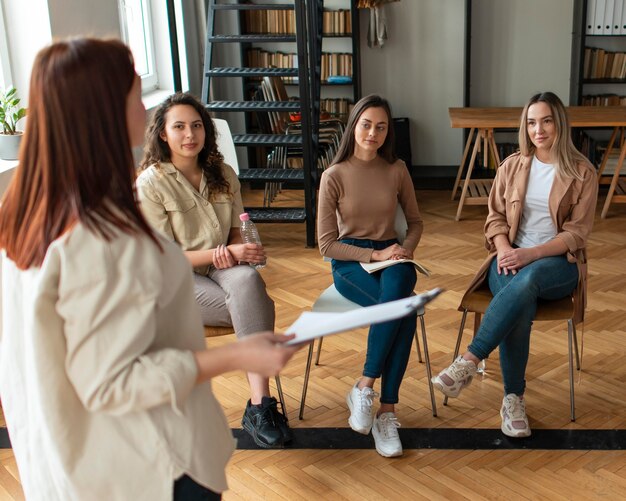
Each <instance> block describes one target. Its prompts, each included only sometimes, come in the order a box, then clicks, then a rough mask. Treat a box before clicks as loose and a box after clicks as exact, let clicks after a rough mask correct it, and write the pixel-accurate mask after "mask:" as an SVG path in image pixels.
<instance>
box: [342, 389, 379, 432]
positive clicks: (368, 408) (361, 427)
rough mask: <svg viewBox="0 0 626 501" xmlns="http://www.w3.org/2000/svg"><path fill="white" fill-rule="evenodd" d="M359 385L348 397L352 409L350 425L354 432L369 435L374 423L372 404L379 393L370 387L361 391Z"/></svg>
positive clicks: (349, 406)
mask: <svg viewBox="0 0 626 501" xmlns="http://www.w3.org/2000/svg"><path fill="white" fill-rule="evenodd" d="M357 384H358V383H357ZM357 384H355V385H354V386H353V387H352V389H351V390H350V391H349V392H348V395H347V396H346V402H347V403H348V408H349V409H350V417H349V418H348V424H349V425H350V428H352V429H353V430H354V431H356V432H358V433H362V434H363V435H369V432H370V430H371V429H372V422H373V417H372V403H373V402H374V398H376V397H377V396H378V393H376V392H375V391H374V390H372V389H371V388H368V387H365V388H363V389H362V390H360V389H359V388H358V386H357Z"/></svg>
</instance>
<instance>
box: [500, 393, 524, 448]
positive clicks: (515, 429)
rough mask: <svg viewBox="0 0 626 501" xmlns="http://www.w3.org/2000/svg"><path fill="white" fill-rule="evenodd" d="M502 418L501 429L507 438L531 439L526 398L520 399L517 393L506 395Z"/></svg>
mask: <svg viewBox="0 0 626 501" xmlns="http://www.w3.org/2000/svg"><path fill="white" fill-rule="evenodd" d="M500 416H501V417H502V426H501V427H500V428H501V430H502V433H504V434H505V435H506V436H507V437H513V438H521V437H530V425H529V424H528V417H527V416H526V403H525V402H524V397H518V396H517V395H516V394H515V393H509V394H508V395H506V396H505V397H504V398H503V399H502V408H501V409H500Z"/></svg>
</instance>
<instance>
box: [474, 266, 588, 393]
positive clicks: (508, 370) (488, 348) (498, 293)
mask: <svg viewBox="0 0 626 501" xmlns="http://www.w3.org/2000/svg"><path fill="white" fill-rule="evenodd" d="M487 278H488V282H489V288H490V289H491V293H492V294H493V299H492V300H491V303H490V304H489V307H488V308H487V311H485V315H484V317H483V321H482V323H481V324H480V328H479V329H478V332H477V333H476V336H475V337H474V339H473V340H472V343H471V344H470V345H469V346H468V350H469V351H470V352H471V353H472V354H474V355H475V356H476V357H478V358H479V359H480V360H483V359H485V358H487V357H488V356H489V354H490V353H491V352H492V351H493V350H495V349H496V346H499V347H500V368H501V369H502V379H503V380H504V392H505V394H506V395H508V394H509V393H515V394H516V395H520V396H521V395H523V394H524V389H525V388H526V380H525V374H526V364H527V363H528V353H529V351H530V329H531V326H532V323H533V319H534V318H535V313H536V311H537V300H538V299H548V300H554V299H561V298H563V297H566V296H567V295H569V294H571V293H572V291H573V290H574V289H575V288H576V284H577V283H578V268H577V267H576V264H575V263H570V262H568V261H567V258H566V257H565V256H552V257H546V258H542V259H538V260H537V261H534V262H532V263H530V264H528V265H526V266H524V267H523V268H522V269H520V270H519V271H518V272H517V274H516V275H512V274H510V273H509V274H508V275H505V274H504V273H502V274H500V275H499V274H498V271H497V258H494V259H493V261H492V263H491V267H490V268H489V272H488V276H487Z"/></svg>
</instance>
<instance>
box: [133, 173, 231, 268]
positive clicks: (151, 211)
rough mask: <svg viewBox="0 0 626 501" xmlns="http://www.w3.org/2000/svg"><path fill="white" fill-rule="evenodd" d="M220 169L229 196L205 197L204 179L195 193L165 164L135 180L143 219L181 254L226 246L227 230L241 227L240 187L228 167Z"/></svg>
mask: <svg viewBox="0 0 626 501" xmlns="http://www.w3.org/2000/svg"><path fill="white" fill-rule="evenodd" d="M222 166H223V167H222V171H223V173H224V177H225V178H226V181H228V184H229V185H230V193H209V189H208V185H207V182H206V178H205V177H204V175H203V176H202V181H201V182H200V191H198V190H196V189H195V188H194V187H193V186H192V184H191V183H190V182H189V181H188V180H187V178H186V177H185V176H184V175H183V174H181V173H180V172H179V171H178V170H177V169H176V167H174V166H173V165H172V164H171V163H166V162H162V163H160V164H159V165H158V166H156V165H153V166H150V167H148V168H147V169H146V170H144V171H143V172H142V173H141V174H140V176H139V177H138V178H137V194H138V196H139V200H140V202H141V210H142V212H143V214H144V216H145V217H146V219H147V220H148V222H149V223H150V225H152V226H153V227H154V228H156V229H157V230H158V231H160V232H161V233H163V234H164V235H165V236H166V237H168V238H169V239H170V240H172V241H174V242H177V243H178V244H179V245H180V247H181V248H182V250H184V251H193V250H207V249H214V248H215V247H217V246H218V245H220V244H226V243H228V234H229V232H230V229H231V228H239V227H240V226H241V222H240V221H239V214H241V213H242V212H243V203H242V201H241V185H240V184H239V179H237V174H235V171H234V170H233V169H232V167H230V166H229V165H228V164H222ZM208 269H209V267H208V266H202V267H199V268H196V269H195V271H196V272H197V273H200V274H202V275H204V274H206V273H207V271H208Z"/></svg>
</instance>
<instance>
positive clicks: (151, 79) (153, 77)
mask: <svg viewBox="0 0 626 501" xmlns="http://www.w3.org/2000/svg"><path fill="white" fill-rule="evenodd" d="M126 1H127V0H118V7H119V15H120V30H121V33H122V40H124V42H125V43H126V44H127V45H129V46H130V43H129V38H130V37H129V35H128V28H129V27H128V22H127V18H126V5H125V4H126ZM137 1H139V2H140V3H141V9H142V14H143V19H144V23H143V24H144V36H143V40H144V43H145V47H146V53H147V54H146V55H147V64H148V73H147V74H145V75H142V76H141V90H142V93H143V94H146V93H148V92H151V91H153V90H155V89H158V88H159V74H158V71H157V64H156V61H157V59H156V55H155V44H154V39H153V36H154V34H153V32H154V29H153V27H154V25H153V21H152V19H153V16H152V6H151V1H150V0H137Z"/></svg>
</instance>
